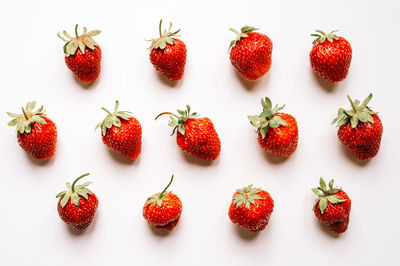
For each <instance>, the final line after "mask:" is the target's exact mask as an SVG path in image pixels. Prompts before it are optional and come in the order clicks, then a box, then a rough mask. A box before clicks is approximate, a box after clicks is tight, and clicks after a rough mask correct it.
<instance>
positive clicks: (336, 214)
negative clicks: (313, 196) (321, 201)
mask: <svg viewBox="0 0 400 266" xmlns="http://www.w3.org/2000/svg"><path fill="white" fill-rule="evenodd" d="M335 195H337V196H339V197H340V198H342V199H345V200H346V201H343V202H339V203H335V204H332V203H330V202H329V201H328V206H327V207H326V209H325V212H324V213H323V214H322V212H321V210H320V209H319V207H318V203H317V205H316V206H315V208H314V214H315V216H316V217H317V218H318V220H319V221H320V222H322V223H324V224H326V225H328V228H329V230H331V231H333V232H335V233H343V232H345V231H346V229H347V225H348V223H349V217H350V210H351V200H350V198H349V196H348V195H347V194H346V192H344V191H343V190H340V191H339V192H337V193H336V194H335Z"/></svg>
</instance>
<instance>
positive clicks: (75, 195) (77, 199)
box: [71, 193, 80, 207]
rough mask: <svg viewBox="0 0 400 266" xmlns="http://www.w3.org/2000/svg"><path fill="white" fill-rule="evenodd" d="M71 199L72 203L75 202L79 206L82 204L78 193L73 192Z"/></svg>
mask: <svg viewBox="0 0 400 266" xmlns="http://www.w3.org/2000/svg"><path fill="white" fill-rule="evenodd" d="M71 200H72V203H74V204H75V206H78V207H79V206H80V204H79V196H78V193H72V194H71Z"/></svg>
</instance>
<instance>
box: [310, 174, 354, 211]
mask: <svg viewBox="0 0 400 266" xmlns="http://www.w3.org/2000/svg"><path fill="white" fill-rule="evenodd" d="M333 182H334V181H333V179H331V180H330V181H329V184H328V185H329V188H327V187H326V183H325V181H324V179H323V178H322V177H321V178H320V179H319V187H318V188H312V189H311V190H312V192H314V194H315V195H317V196H318V198H317V199H316V200H315V203H314V206H313V210H314V208H315V206H316V205H317V204H318V207H319V209H320V211H321V213H322V214H324V212H325V209H326V207H327V206H328V201H329V202H330V203H332V204H336V203H340V202H344V201H346V199H342V198H341V197H339V196H337V195H335V194H336V193H338V192H339V191H340V190H342V188H335V187H333Z"/></svg>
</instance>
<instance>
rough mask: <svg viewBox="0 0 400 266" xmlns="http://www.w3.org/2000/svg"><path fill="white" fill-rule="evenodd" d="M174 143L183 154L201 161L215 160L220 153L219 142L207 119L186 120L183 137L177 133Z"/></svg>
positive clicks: (211, 124) (212, 126)
mask: <svg viewBox="0 0 400 266" xmlns="http://www.w3.org/2000/svg"><path fill="white" fill-rule="evenodd" d="M176 143H177V144H178V146H179V147H180V148H181V150H183V151H184V152H186V153H188V154H191V155H193V156H195V157H197V158H199V159H203V160H209V161H212V160H215V159H217V157H218V155H219V153H220V152H221V141H220V140H219V137H218V134H217V131H216V130H215V128H214V125H213V123H212V122H211V120H210V119H209V118H207V117H204V118H195V119H189V120H187V121H186V123H185V135H182V134H181V133H180V132H179V131H177V135H176Z"/></svg>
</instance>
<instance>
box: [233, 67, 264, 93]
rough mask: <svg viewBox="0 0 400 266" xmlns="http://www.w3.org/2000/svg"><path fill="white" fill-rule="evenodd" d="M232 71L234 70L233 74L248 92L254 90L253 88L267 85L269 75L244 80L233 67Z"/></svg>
mask: <svg viewBox="0 0 400 266" xmlns="http://www.w3.org/2000/svg"><path fill="white" fill-rule="evenodd" d="M232 72H234V75H235V77H236V79H237V80H238V81H239V82H240V83H241V84H242V86H243V87H244V88H245V89H246V90H247V91H249V92H250V91H255V90H257V89H260V88H262V87H265V86H267V84H268V82H269V77H270V75H266V76H265V77H262V78H261V79H260V80H258V81H248V80H245V79H244V78H242V77H241V76H240V74H239V73H238V72H237V71H235V69H232Z"/></svg>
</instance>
